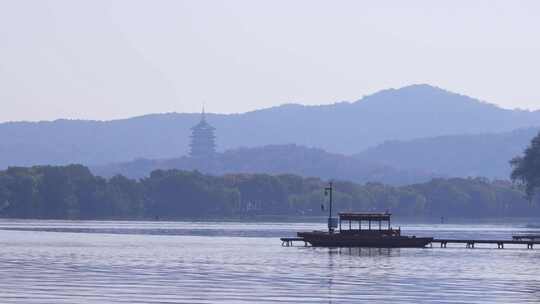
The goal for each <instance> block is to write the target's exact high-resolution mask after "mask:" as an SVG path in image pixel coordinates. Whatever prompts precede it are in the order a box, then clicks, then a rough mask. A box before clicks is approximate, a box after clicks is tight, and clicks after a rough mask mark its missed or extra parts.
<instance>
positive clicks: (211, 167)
mask: <svg viewBox="0 0 540 304" xmlns="http://www.w3.org/2000/svg"><path fill="white" fill-rule="evenodd" d="M157 169H181V170H198V171H201V172H203V173H207V174H213V175H223V174H228V173H238V172H242V173H269V174H285V173H291V174H296V175H300V176H304V177H320V178H323V179H338V180H349V181H356V182H360V183H365V182H381V183H385V184H392V185H405V184H412V183H420V182H425V181H429V180H430V179H431V178H432V177H434V175H432V174H430V173H429V172H422V171H420V170H413V169H411V170H399V169H395V168H393V167H391V166H386V165H379V164H377V163H373V162H369V161H368V162H366V161H363V160H361V159H359V158H355V157H351V156H345V155H341V154H334V153H328V152H325V151H323V150H321V149H314V148H306V147H301V146H297V145H270V146H264V147H259V148H241V149H235V150H229V151H226V152H225V153H218V154H217V155H216V157H215V158H214V159H211V160H208V159H197V158H191V157H181V158H174V159H161V160H149V159H138V160H135V161H131V162H125V163H116V164H111V165H104V166H95V167H93V168H91V170H92V172H93V173H94V174H96V175H101V176H105V177H112V176H114V175H116V174H121V175H124V176H127V177H130V178H142V177H147V176H149V174H150V172H152V171H154V170H157Z"/></svg>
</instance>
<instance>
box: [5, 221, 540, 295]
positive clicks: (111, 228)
mask: <svg viewBox="0 0 540 304" xmlns="http://www.w3.org/2000/svg"><path fill="white" fill-rule="evenodd" d="M322 226H323V225H320V224H309V223H297V224H291V223H231V222H229V223H216V222H214V223H195V222H171V223H163V222H155V223H152V222H84V221H83V222H68V221H0V273H1V275H0V299H1V301H0V302H1V303H216V302H220V303H275V302H281V303H283V302H285V303H286V302H302V303H359V302H365V303H377V302H378V303H398V302H399V303H518V302H519V303H538V301H539V300H540V276H539V275H538V274H539V273H540V249H535V250H526V249H525V248H524V247H520V246H516V247H511V248H506V249H495V248H493V247H489V246H486V247H482V248H476V249H465V248H463V247H462V246H456V247H449V248H446V249H440V248H424V249H414V248H407V249H405V248H403V249H388V248H385V249H378V248H330V249H329V248H311V247H282V246H281V244H280V241H279V239H277V237H279V236H287V235H289V236H290V235H293V234H294V231H297V230H313V229H317V228H320V227H322ZM402 228H403V230H404V231H406V233H407V234H416V235H435V236H440V237H460V236H463V235H467V236H473V237H480V238H482V237H485V238H510V236H511V235H512V234H513V233H516V232H518V231H519V232H530V231H532V230H527V229H532V228H524V227H521V228H519V227H516V226H512V225H496V226H495V225H491V226H490V225H481V226H480V225H475V226H470V225H469V226H467V225H454V226H450V225H438V226H437V225H435V226H430V225H408V226H407V227H402ZM5 229H9V230H5ZM190 231H192V232H190Z"/></svg>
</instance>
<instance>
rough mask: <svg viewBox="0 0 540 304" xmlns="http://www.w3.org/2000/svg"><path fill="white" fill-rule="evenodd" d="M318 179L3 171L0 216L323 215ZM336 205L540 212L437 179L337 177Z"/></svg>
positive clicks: (433, 211) (506, 187) (477, 186)
mask: <svg viewBox="0 0 540 304" xmlns="http://www.w3.org/2000/svg"><path fill="white" fill-rule="evenodd" d="M325 185H326V182H325V181H323V180H321V179H319V178H302V177H299V176H295V175H277V176H272V175H266V174H234V175H225V176H210V175H203V174H201V173H198V172H188V171H178V170H168V171H163V170H158V171H154V172H152V173H151V174H150V176H149V177H147V178H144V179H142V180H132V179H127V178H125V177H122V176H115V177H113V178H111V179H104V178H101V177H96V176H93V175H92V174H91V173H90V171H89V170H88V169H87V168H85V167H83V166H80V165H71V166H66V167H50V166H47V167H32V168H21V167H19V168H16V167H13V168H9V169H8V170H6V171H0V217H9V218H47V219H111V218H115V219H118V218H129V219H155V218H159V219H180V218H211V217H220V218H223V217H250V216H257V215H281V216H296V215H317V216H320V215H325V213H322V211H321V208H320V206H321V204H323V203H324V202H325V197H324V196H323V192H322V190H321V189H322V188H323V187H324V186H325ZM335 191H336V192H335V210H336V212H340V211H384V210H389V211H391V212H392V213H394V214H395V215H397V216H413V217H424V218H428V219H434V218H436V219H438V218H439V217H440V216H444V217H447V218H457V217H470V218H476V219H478V218H482V217H512V216H526V217H532V216H540V207H539V206H540V205H539V204H538V202H536V203H534V204H530V203H529V202H528V201H526V200H525V199H524V198H523V193H521V192H519V191H517V190H515V189H513V188H512V187H511V184H510V183H509V182H489V181H487V180H484V179H458V178H455V179H434V180H432V181H430V182H428V183H423V184H415V185H410V186H402V187H391V186H385V185H383V184H379V183H368V184H365V185H360V184H355V183H351V182H342V181H337V182H335Z"/></svg>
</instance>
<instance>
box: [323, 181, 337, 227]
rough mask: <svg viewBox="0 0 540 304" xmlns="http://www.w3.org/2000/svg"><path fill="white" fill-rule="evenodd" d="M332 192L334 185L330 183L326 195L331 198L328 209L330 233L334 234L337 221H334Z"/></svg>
mask: <svg viewBox="0 0 540 304" xmlns="http://www.w3.org/2000/svg"><path fill="white" fill-rule="evenodd" d="M332 191H333V183H332V182H330V183H328V187H326V188H324V195H325V196H329V197H330V204H329V205H330V206H329V208H328V232H329V233H332V232H334V228H335V227H336V226H337V225H336V224H337V223H335V221H334V220H333V219H332Z"/></svg>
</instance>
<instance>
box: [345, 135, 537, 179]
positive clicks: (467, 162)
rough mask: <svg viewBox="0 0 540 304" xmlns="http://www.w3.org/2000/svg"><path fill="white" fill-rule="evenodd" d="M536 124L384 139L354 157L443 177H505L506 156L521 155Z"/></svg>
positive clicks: (506, 173)
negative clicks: (501, 130)
mask: <svg viewBox="0 0 540 304" xmlns="http://www.w3.org/2000/svg"><path fill="white" fill-rule="evenodd" d="M539 131H540V128H527V129H519V130H515V131H512V132H505V133H498V134H476V135H448V136H438V137H431V138H421V139H414V140H410V141H388V142H385V143H383V144H381V145H378V146H376V147H374V148H370V149H367V150H365V151H363V152H361V153H358V154H356V155H355V156H354V157H355V158H357V159H359V160H362V161H364V162H367V163H378V164H380V165H386V166H389V167H395V168H399V169H401V170H405V171H406V170H420V171H429V172H431V173H432V174H435V175H443V176H447V177H467V176H484V177H489V178H499V179H507V178H508V177H509V175H510V171H511V167H510V164H509V160H510V159H512V158H513V157H515V156H517V155H521V154H522V153H523V150H524V149H525V148H526V147H527V145H528V144H529V143H530V141H531V139H532V138H533V137H534V136H535V135H536V134H538V132H539Z"/></svg>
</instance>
